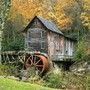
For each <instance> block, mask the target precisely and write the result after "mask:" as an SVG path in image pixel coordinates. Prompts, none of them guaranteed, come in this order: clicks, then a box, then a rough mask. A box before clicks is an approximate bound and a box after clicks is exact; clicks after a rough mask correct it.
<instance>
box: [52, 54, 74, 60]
mask: <svg viewBox="0 0 90 90" xmlns="http://www.w3.org/2000/svg"><path fill="white" fill-rule="evenodd" d="M51 60H52V61H70V60H73V56H70V55H52V56H51Z"/></svg>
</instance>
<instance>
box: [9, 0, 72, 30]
mask: <svg viewBox="0 0 90 90" xmlns="http://www.w3.org/2000/svg"><path fill="white" fill-rule="evenodd" d="M73 3H74V2H73V0H55V1H52V2H51V0H11V9H10V18H11V20H13V19H14V18H15V17H16V15H17V14H18V13H19V14H21V15H22V16H23V17H24V18H25V20H26V21H27V20H31V19H32V18H33V17H34V16H35V15H38V16H42V17H44V18H46V19H51V20H53V21H55V23H56V24H57V25H58V26H59V27H60V28H61V29H65V28H67V27H70V26H71V25H72V19H71V17H69V16H66V15H65V11H64V9H65V8H66V7H69V6H72V4H73Z"/></svg>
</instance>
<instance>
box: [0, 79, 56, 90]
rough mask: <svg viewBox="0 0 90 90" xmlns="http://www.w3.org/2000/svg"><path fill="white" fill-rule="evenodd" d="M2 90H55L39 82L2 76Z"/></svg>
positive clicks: (0, 89) (0, 84) (0, 83)
mask: <svg viewBox="0 0 90 90" xmlns="http://www.w3.org/2000/svg"><path fill="white" fill-rule="evenodd" d="M0 90H55V89H52V88H48V87H43V86H40V85H37V84H30V83H26V82H19V81H15V80H11V79H7V78H0Z"/></svg>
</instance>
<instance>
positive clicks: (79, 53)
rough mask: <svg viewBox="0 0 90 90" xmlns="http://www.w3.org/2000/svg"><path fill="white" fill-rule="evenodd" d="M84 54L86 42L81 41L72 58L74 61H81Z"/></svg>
mask: <svg viewBox="0 0 90 90" xmlns="http://www.w3.org/2000/svg"><path fill="white" fill-rule="evenodd" d="M86 54H87V51H86V42H85V41H84V40H83V41H80V42H79V43H78V45H77V48H76V52H75V56H74V58H75V59H76V60H81V59H82V58H83V57H85V56H86Z"/></svg>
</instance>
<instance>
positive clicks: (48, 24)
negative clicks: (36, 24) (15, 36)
mask: <svg viewBox="0 0 90 90" xmlns="http://www.w3.org/2000/svg"><path fill="white" fill-rule="evenodd" d="M35 18H37V19H39V21H40V22H41V23H42V24H43V25H44V26H45V27H46V28H47V29H48V30H50V31H51V32H54V33H57V34H60V35H62V36H64V37H65V38H67V39H70V40H73V41H76V40H75V39H72V38H70V37H67V36H65V35H64V34H63V33H62V32H61V31H60V30H59V29H58V28H57V26H56V25H55V24H54V23H53V22H51V21H49V20H46V19H44V18H42V17H40V16H35V17H34V18H33V19H32V20H31V22H30V23H29V24H28V25H27V26H26V28H25V29H24V30H23V31H22V32H26V31H27V30H28V28H30V26H31V23H32V22H33V20H34V19H35Z"/></svg>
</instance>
